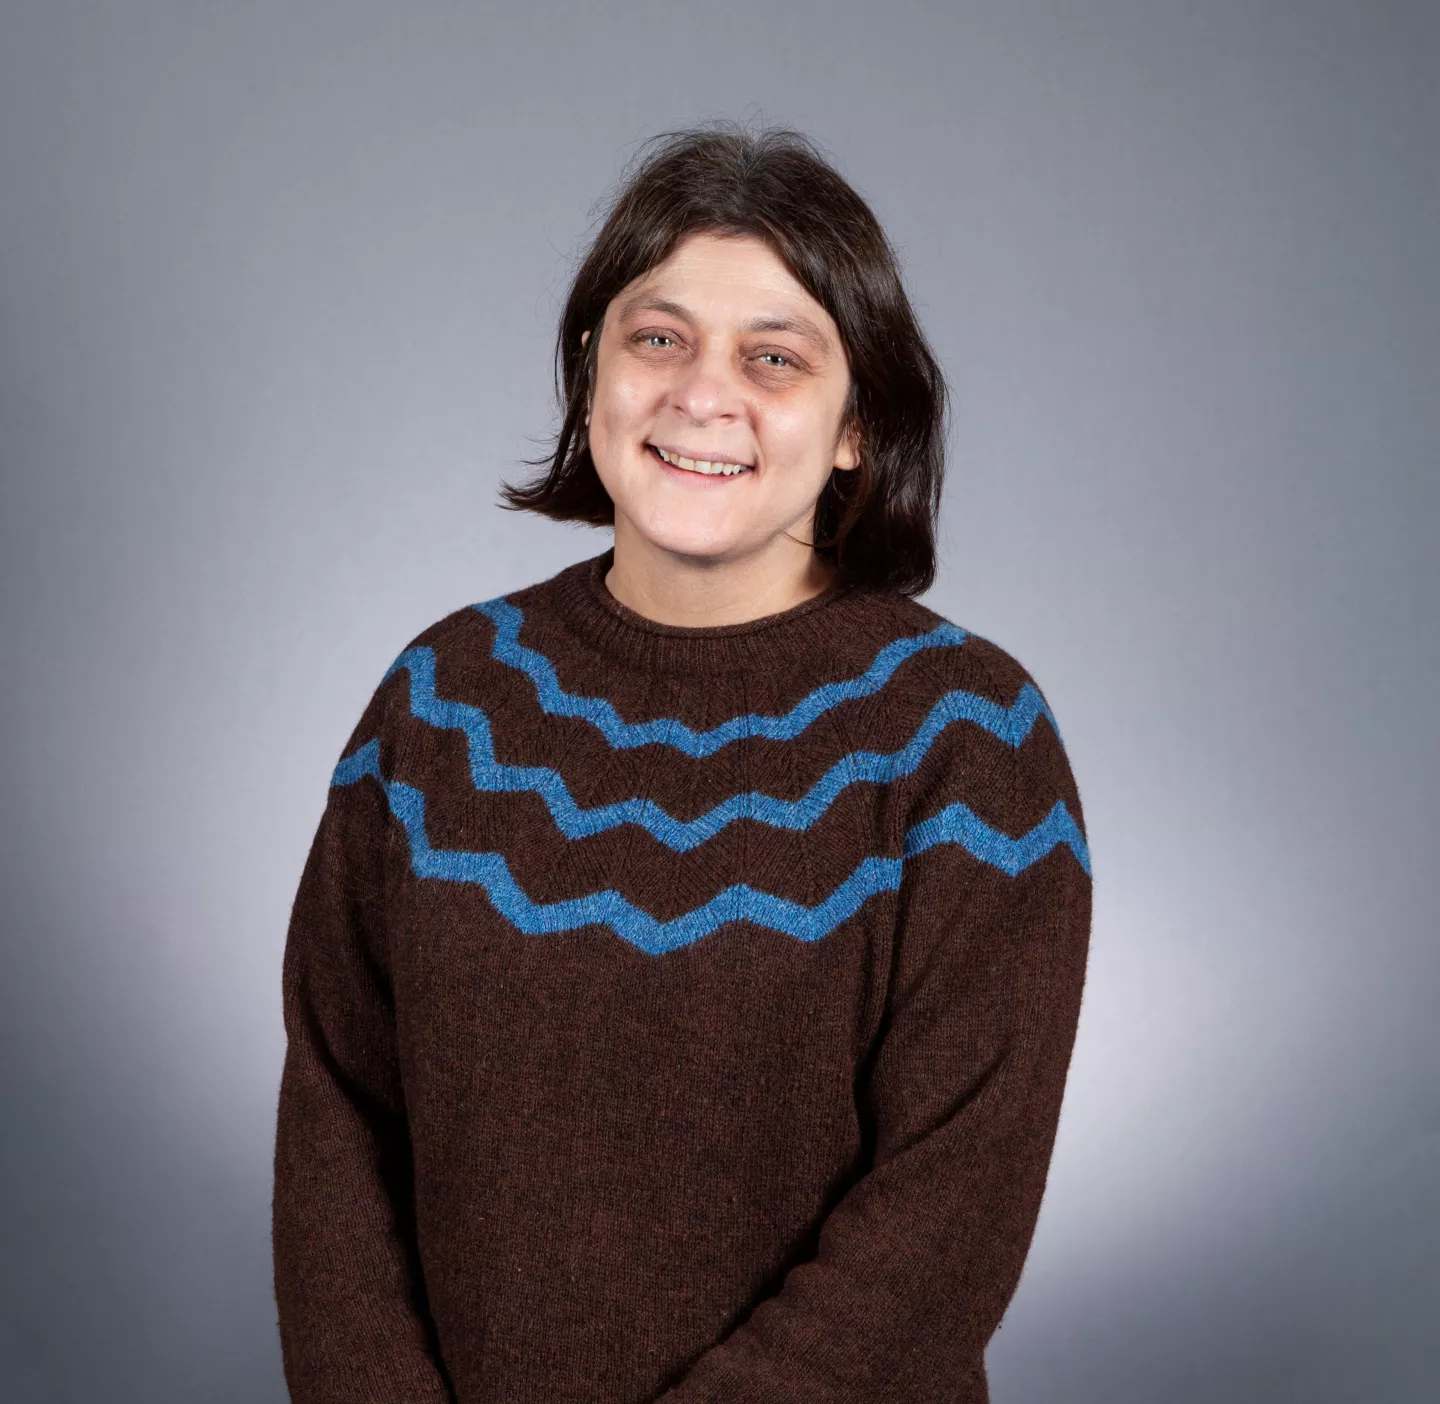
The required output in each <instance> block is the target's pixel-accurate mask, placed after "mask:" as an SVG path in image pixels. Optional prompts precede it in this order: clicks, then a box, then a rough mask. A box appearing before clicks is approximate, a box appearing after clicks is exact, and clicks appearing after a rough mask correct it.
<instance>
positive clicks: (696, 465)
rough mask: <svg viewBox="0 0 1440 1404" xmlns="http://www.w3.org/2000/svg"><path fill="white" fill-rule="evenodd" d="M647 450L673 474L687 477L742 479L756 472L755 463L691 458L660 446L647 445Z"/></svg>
mask: <svg viewBox="0 0 1440 1404" xmlns="http://www.w3.org/2000/svg"><path fill="white" fill-rule="evenodd" d="M645 449H646V452H648V453H649V454H650V455H651V456H652V457H653V458H655V459H656V460H657V461H658V462H659V463H662V464H664V465H665V467H667V468H669V469H671V470H672V471H673V472H676V473H684V474H685V475H686V476H687V477H692V478H694V477H702V478H741V477H744V476H745V474H746V473H753V472H754V471H755V465H754V464H753V463H731V462H728V461H726V460H723V459H718V458H717V459H707V458H691V457H690V456H689V455H687V454H682V453H677V452H675V451H674V450H673V449H663V448H661V447H660V446H659V445H658V444H646V445H645Z"/></svg>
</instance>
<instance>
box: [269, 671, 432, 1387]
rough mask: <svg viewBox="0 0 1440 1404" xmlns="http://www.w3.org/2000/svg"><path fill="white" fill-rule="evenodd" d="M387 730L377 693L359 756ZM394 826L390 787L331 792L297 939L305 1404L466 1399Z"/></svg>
mask: <svg viewBox="0 0 1440 1404" xmlns="http://www.w3.org/2000/svg"><path fill="white" fill-rule="evenodd" d="M380 723H381V705H380V701H379V694H378V693H377V695H376V698H375V699H372V702H371V704H370V706H368V707H367V708H366V711H365V715H364V716H362V718H361V720H360V723H359V725H357V727H356V729H355V732H354V734H353V735H352V737H351V738H350V741H349V743H348V744H347V746H346V752H347V754H348V753H351V752H354V751H356V750H357V749H359V748H360V743H362V742H363V741H365V740H368V739H370V738H373V737H375V736H376V735H377V734H378V733H379V732H380ZM382 745H383V742H382ZM382 754H383V762H384V773H386V774H389V765H390V763H391V760H390V756H389V753H388V751H385V752H383V753H382ZM343 764H344V763H343V762H342V767H343ZM338 769H339V768H337V770H338ZM336 778H337V779H338V778H339V775H338V774H337V777H336ZM388 822H389V821H388V813H387V804H386V799H385V795H384V793H383V792H382V790H381V788H380V786H379V785H377V784H375V783H374V782H373V781H371V780H365V781H362V782H360V783H351V784H339V783H333V782H332V785H331V788H330V791H329V794H328V797H327V800H326V805H325V810H324V813H323V814H322V816H321V819H320V824H319V828H318V830H317V831H316V834H315V838H314V841H313V843H312V845H311V848H310V853H309V857H308V858H307V860H306V863H305V868H304V872H303V874H302V876H301V879H300V886H299V891H298V892H297V894H296V897H295V901H294V906H293V908H292V912H291V917H290V926H289V932H288V935H287V937H286V943H285V958H284V967H283V976H282V989H283V999H284V1019H285V1032H286V1037H287V1045H286V1052H285V1066H284V1071H283V1073H282V1076H281V1082H280V1096H279V1110H278V1115H277V1126H276V1141H275V1190H274V1200H273V1217H272V1234H273V1237H272V1243H273V1248H274V1270H275V1277H274V1284H275V1299H276V1303H277V1306H278V1308H279V1326H280V1340H281V1348H282V1354H283V1359H284V1367H285V1378H286V1381H287V1383H288V1385H289V1388H290V1397H291V1398H292V1400H294V1401H296V1404H332V1401H333V1404H340V1402H341V1401H344V1404H369V1401H376V1404H378V1401H381V1400H384V1401H387V1402H392V1401H395V1400H399V1399H404V1400H406V1401H407V1404H451V1400H452V1399H453V1396H452V1394H451V1391H450V1388H449V1386H448V1384H447V1382H446V1380H445V1376H444V1374H443V1367H442V1366H441V1364H440V1362H439V1353H438V1350H437V1348H436V1345H435V1342H434V1332H433V1327H432V1325H431V1323H430V1320H429V1315H428V1311H427V1309H426V1305H425V1299H424V1288H423V1282H422V1279H421V1276H420V1269H419V1262H418V1258H417V1255H416V1250H415V1236H414V1226H413V1189H412V1182H411V1174H412V1167H411V1159H410V1141H409V1134H408V1129H407V1123H406V1119H405V1106H404V1102H403V1100H402V1095H401V1087H400V1077H399V1068H398V1063H397V1058H396V1050H395V1031H394V1009H393V1003H392V997H391V991H390V981H389V973H388V958H387V952H386V945H385V928H384V920H383V918H384V905H383V901H384V853H385V845H386V840H387V823H388Z"/></svg>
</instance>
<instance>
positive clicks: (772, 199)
mask: <svg viewBox="0 0 1440 1404" xmlns="http://www.w3.org/2000/svg"><path fill="white" fill-rule="evenodd" d="M646 147H649V148H652V149H651V150H650V151H649V153H648V154H646V149H645V148H646ZM636 160H637V162H638V166H637V167H636V168H635V169H633V172H632V173H631V174H629V175H628V177H626V178H625V179H624V180H623V181H622V183H621V185H620V188H619V192H618V194H616V195H615V196H614V197H613V199H612V200H611V202H610V204H609V209H608V213H607V215H606V217H605V221H604V224H603V226H602V227H601V229H600V232H599V234H598V235H596V237H595V240H594V242H593V243H592V244H591V246H590V249H589V252H588V253H587V254H586V255H585V258H584V261H583V262H582V263H581V265H580V267H579V270H578V271H577V272H576V274H575V277H574V280H573V282H572V283H571V285H570V291H569V295H568V297H567V298H566V301H565V310H564V313H563V314H562V316H561V318H560V326H559V332H558V336H557V338H556V344H555V390H556V396H557V399H558V400H559V402H560V405H561V408H562V409H563V412H564V417H563V420H562V422H561V425H560V428H559V430H558V432H557V434H556V436H555V443H554V447H553V449H552V451H551V452H549V453H548V454H546V455H545V456H544V457H543V458H539V459H535V460H529V462H530V464H531V466H533V467H541V468H544V469H545V471H544V473H543V474H542V475H541V476H540V477H538V478H537V479H536V480H534V481H532V482H531V483H529V484H528V485H525V486H521V487H516V486H513V485H512V484H509V483H504V484H502V486H501V497H502V499H503V501H502V504H501V505H502V507H504V509H505V510H509V511H531V512H538V513H540V514H541V515H542V516H546V517H550V518H552V519H553V520H555V521H571V522H586V523H589V524H591V525H595V526H605V525H612V524H613V523H614V520H615V507H614V503H613V502H612V501H611V500H610V495H609V494H608V493H607V492H606V491H605V488H604V485H603V484H602V483H601V481H600V477H599V475H598V474H597V473H596V471H595V464H594V461H593V460H592V459H591V457H590V446H589V442H588V435H587V434H586V432H585V424H584V419H585V410H586V405H587V402H588V398H589V395H590V392H591V390H592V388H593V385H594V377H595V356H596V349H597V347H598V346H599V344H600V325H601V322H602V320H603V318H604V316H605V311H606V308H607V307H608V306H609V305H610V302H611V300H612V299H613V298H614V297H615V296H616V294H617V293H619V292H620V291H621V290H622V289H623V288H625V287H626V286H628V285H629V284H630V283H631V282H633V281H634V280H635V279H637V278H640V277H643V276H644V275H645V274H646V273H648V272H649V271H650V270H651V269H652V268H654V267H655V266H656V265H657V264H659V263H661V262H663V261H664V260H665V259H666V258H668V257H669V255H670V253H671V251H672V250H673V249H674V248H675V246H676V245H677V244H678V243H679V242H680V240H681V239H683V238H684V237H686V236H687V235H689V234H695V233H702V232H704V233H714V234H722V235H724V234H748V235H753V236H755V237H758V238H760V239H763V240H764V241H765V243H766V244H768V245H769V246H770V248H771V249H773V250H774V252H775V253H776V255H777V256H778V257H779V258H780V260H781V261H782V262H783V263H784V264H785V265H786V267H787V268H788V269H789V270H790V272H791V273H792V274H793V275H794V277H795V278H796V280H797V281H798V282H799V283H800V284H801V286H803V287H804V288H805V289H806V290H807V291H808V292H809V293H810V294H811V296H812V297H814V298H815V300H816V301H817V302H819V303H820V305H821V306H822V307H824V308H825V310H826V311H827V312H829V314H830V316H831V317H832V318H833V319H834V321H835V324H836V326H837V327H838V328H839V331H840V337H841V340H842V342H843V343H844V347H845V352H846V356H847V359H848V361H849V368H850V395H849V400H848V402H847V404H846V407H845V411H844V414H843V417H842V425H845V426H852V427H855V428H858V430H859V437H860V461H859V464H858V465H857V466H856V467H855V468H853V469H850V470H847V471H844V472H842V471H840V470H838V469H837V470H834V471H832V472H831V474H830V478H829V481H828V482H827V483H826V485H825V487H824V489H823V490H822V491H821V493H820V496H819V498H818V500H817V502H816V507H815V524H814V542H813V544H814V548H815V550H816V551H817V552H818V553H819V554H820V555H821V556H822V558H824V559H825V560H827V561H828V562H829V563H830V564H832V565H834V566H835V567H836V568H837V570H838V571H839V572H840V573H841V574H842V576H843V577H844V578H845V579H847V580H848V581H850V582H851V583H856V584H860V585H865V586H871V587H877V588H889V589H894V590H897V591H899V592H901V593H902V594H906V595H911V596H914V595H919V594H923V593H924V592H925V591H926V590H928V589H929V588H930V586H931V585H932V584H933V583H934V579H935V565H936V562H935V522H936V519H937V517H938V515H939V510H940V490H941V484H942V479H943V476H944V466H945V430H944V421H945V417H946V412H947V408H948V394H947V390H946V386H945V380H944V377H943V375H942V374H941V371H940V367H939V364H938V362H937V361H936V359H935V356H934V353H933V352H932V351H931V349H930V347H929V345H928V344H927V342H926V340H925V336H924V334H923V333H922V332H921V330H920V325H919V322H918V321H917V319H916V317H915V313H914V311H913V309H912V308H911V306H910V302H909V299H908V298H907V297H906V295H905V289H904V286H903V285H902V283H901V279H900V272H899V267H898V263H897V259H896V256H895V252H894V250H893V248H892V247H891V245H890V241H889V240H888V238H887V237H886V235H885V232H884V230H883V229H882V228H881V227H880V223H879V221H878V220H877V219H876V218H875V215H874V214H873V213H872V211H871V210H870V207H869V206H868V205H867V204H866V203H865V201H864V200H862V199H861V198H860V196H859V195H858V194H857V193H856V192H855V190H854V189H853V188H852V187H851V186H850V185H849V184H848V183H847V182H846V181H845V180H844V178H843V177H842V176H841V175H840V174H839V173H838V172H837V171H836V170H835V169H834V168H833V167H832V166H831V165H830V164H829V163H828V162H827V161H826V160H825V159H824V158H823V157H822V156H821V155H820V153H819V151H818V150H817V149H816V147H815V145H814V143H813V142H812V141H811V140H810V139H809V138H808V137H806V136H804V135H802V134H801V133H799V132H794V131H789V130H785V129H776V128H771V129H769V130H765V131H761V132H759V133H758V134H757V133H751V132H749V131H747V130H745V129H744V128H743V127H742V126H740V125H739V124H738V123H733V122H717V123H707V124H705V125H703V126H699V127H692V128H689V129H687V130H683V131H678V132H666V133H662V134H660V135H659V136H656V137H652V138H650V140H649V141H648V142H646V143H645V144H644V146H642V148H641V151H640V153H639V155H638V156H637V158H636ZM587 330H588V331H589V332H590V337H589V339H588V341H587V342H586V344H585V345H584V346H582V345H581V341H580V334H581V333H582V332H584V331H587Z"/></svg>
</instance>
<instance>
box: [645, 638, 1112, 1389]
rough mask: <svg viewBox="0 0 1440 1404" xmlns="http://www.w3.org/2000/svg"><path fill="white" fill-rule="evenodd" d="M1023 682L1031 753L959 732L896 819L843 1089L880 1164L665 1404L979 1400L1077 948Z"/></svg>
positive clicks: (1058, 1053) (929, 759)
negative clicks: (869, 1025)
mask: <svg viewBox="0 0 1440 1404" xmlns="http://www.w3.org/2000/svg"><path fill="white" fill-rule="evenodd" d="M1007 657H1008V655H1007ZM1015 669H1016V671H1017V673H1018V674H1019V678H1023V680H1024V682H1023V685H1022V686H1021V688H1020V693H1019V697H1018V698H1017V702H1016V705H1015V706H1014V707H1012V708H1011V710H1010V712H1009V713H1008V714H1006V715H1007V716H1008V718H1009V719H1010V721H1007V723H1006V726H1005V727H1001V728H998V731H999V732H1000V733H1004V731H1005V730H1006V728H1007V727H1009V726H1010V722H1013V721H1014V719H1015V718H1017V717H1018V716H1020V715H1021V713H1022V712H1024V711H1025V709H1026V705H1027V699H1028V702H1029V704H1030V717H1031V722H1032V723H1033V724H1032V725H1030V726H1029V727H1028V729H1027V731H1026V734H1025V736H1024V738H1023V739H1021V740H1018V742H1017V740H1016V737H1015V735H1014V734H1012V735H1010V737H1009V738H1008V744H1007V740H1006V739H1005V737H1004V736H1003V734H1002V735H1001V739H997V738H996V736H992V735H989V734H988V733H987V734H983V735H982V734H981V733H980V728H977V727H969V726H967V725H966V724H965V723H964V722H959V723H952V724H951V725H949V726H947V727H946V728H945V730H944V731H943V732H941V733H940V737H939V739H937V740H936V741H935V743H934V744H933V745H932V747H931V750H930V752H929V754H928V755H927V756H926V758H925V761H924V762H923V763H922V766H921V767H920V769H919V770H917V772H916V776H915V777H914V778H915V781H916V784H915V787H914V789H913V790H912V791H911V793H910V796H909V797H908V798H907V801H906V803H907V811H908V812H907V829H906V839H905V853H904V858H903V861H902V868H901V872H902V876H901V879H900V887H899V893H898V898H899V900H898V906H897V909H896V910H897V932H896V943H897V944H896V947H895V949H894V952H893V955H892V978H891V984H890V987H889V990H888V993H887V1001H886V1007H885V1014H884V1017H883V1020H882V1023H881V1029H880V1034H879V1036H878V1046H877V1049H876V1051H875V1053H874V1055H873V1058H872V1060H871V1061H870V1062H869V1064H868V1068H867V1069H866V1070H864V1075H863V1076H862V1077H861V1079H860V1080H859V1082H858V1083H857V1101H858V1105H859V1107H860V1110H861V1114H862V1124H863V1125H866V1126H867V1128H868V1130H869V1131H870V1133H871V1135H872V1136H873V1156H871V1157H870V1158H869V1159H868V1160H867V1162H866V1169H865V1172H864V1173H863V1174H862V1175H861V1176H860V1177H859V1178H858V1179H857V1180H856V1181H854V1182H853V1183H852V1184H851V1185H850V1186H849V1188H848V1189H847V1191H846V1192H845V1194H844V1195H843V1197H842V1198H841V1199H839V1201H838V1202H837V1203H836V1205H835V1206H834V1208H833V1209H832V1210H831V1211H830V1212H829V1214H828V1215H827V1216H826V1218H825V1219H824V1220H823V1221H822V1223H821V1225H820V1229H819V1235H818V1239H817V1248H816V1251H815V1254H814V1255H813V1257H811V1258H809V1259H807V1260H806V1261H803V1262H801V1263H799V1264H797V1265H796V1266H794V1267H793V1268H791V1270H790V1271H789V1272H788V1273H787V1274H786V1276H785V1277H784V1279H783V1281H782V1282H781V1284H780V1288H779V1290H778V1291H777V1292H776V1293H775V1294H774V1295H772V1296H769V1297H767V1298H765V1299H763V1300H762V1301H761V1302H759V1304H758V1305H757V1306H756V1307H755V1308H754V1309H753V1310H752V1311H751V1312H750V1314H749V1316H748V1317H747V1318H746V1319H745V1320H744V1321H743V1322H742V1323H741V1324H740V1325H739V1326H738V1327H736V1329H735V1330H733V1331H732V1332H731V1333H730V1334H729V1335H728V1336H726V1337H725V1338H724V1339H722V1340H721V1341H720V1342H718V1343H717V1344H716V1345H715V1346H713V1347H711V1348H710V1349H709V1350H707V1351H706V1352H704V1353H703V1354H702V1355H700V1356H699V1357H698V1358H697V1359H696V1360H695V1361H694V1362H693V1363H692V1365H691V1366H690V1368H689V1369H688V1371H687V1372H686V1373H685V1374H684V1376H683V1377H682V1378H681V1379H680V1380H679V1382H678V1383H676V1384H675V1385H673V1386H672V1387H671V1388H670V1389H668V1390H667V1391H666V1392H664V1393H663V1394H661V1395H660V1396H659V1400H660V1401H663V1402H664V1404H732V1401H733V1404H739V1402H740V1401H745V1404H862V1402H863V1404H869V1402H870V1401H880V1400H885V1401H888V1404H920V1401H927V1402H928V1401H938V1400H949V1401H960V1400H965V1401H969V1400H976V1401H980V1400H983V1399H985V1398H987V1397H988V1396H987V1392H986V1384H985V1375H984V1351H985V1346H986V1343H987V1342H988V1340H989V1338H990V1337H991V1335H992V1333H993V1332H994V1331H995V1330H996V1328H997V1327H998V1326H999V1324H1000V1321H1001V1318H1002V1317H1003V1315H1004V1313H1005V1310H1006V1308H1007V1306H1008V1305H1009V1303H1010V1301H1011V1298H1012V1297H1013V1295H1014V1293H1015V1290H1016V1288H1017V1286H1018V1284H1019V1279H1020V1272H1021V1268H1022V1266H1023V1263H1024V1259H1025V1257H1026V1255H1027V1253H1028V1251H1029V1247H1030V1243H1031V1240H1032V1237H1033V1233H1034V1229H1035V1224H1036V1221H1037V1218H1038V1215H1039V1209H1040V1202H1041V1197H1042V1194H1043V1192H1044V1189H1045V1184H1046V1179H1047V1176H1048V1172H1049V1164H1050V1158H1051V1152H1052V1148H1053V1144H1054V1140H1055V1136H1056V1132H1057V1130H1058V1123H1059V1116H1060V1106H1061V1099H1062V1095H1063V1092H1064V1087H1065V1081H1066V1077H1067V1072H1068V1067H1069V1061H1070V1055H1071V1051H1072V1047H1073V1043H1074V1039H1075V1034H1076V1030H1077V1026H1078V1020H1079V1011H1080V1002H1081V994H1082V989H1083V984H1084V979H1085V968H1086V963H1087V957H1088V947H1089V932H1090V862H1089V853H1088V848H1087V845H1086V842H1085V837H1084V830H1083V818H1082V815H1081V811H1080V803H1079V796H1078V794H1077V792H1076V788H1075V784H1074V780H1073V777H1072V775H1071V771H1070V767H1069V765H1068V763H1067V761H1066V758H1065V754H1064V751H1063V749H1062V748H1061V744H1060V740H1059V735H1058V732H1057V731H1056V730H1055V729H1054V724H1053V717H1052V716H1051V715H1050V713H1049V709H1048V707H1046V706H1045V704H1044V699H1043V697H1042V696H1041V695H1040V693H1039V691H1038V689H1035V688H1034V686H1033V683H1030V681H1029V679H1028V677H1026V676H1025V675H1023V673H1019V669H1018V665H1015ZM1017 680H1018V679H1017ZM1027 689H1028V690H1027ZM967 695H968V696H971V697H972V698H973V694H967ZM1037 709H1038V710H1037ZM999 710H1000V709H998V708H997V709H996V712H997V713H998V712H999ZM1014 730H1015V731H1016V732H1018V726H1016V727H1015V728H1014Z"/></svg>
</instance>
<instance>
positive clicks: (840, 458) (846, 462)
mask: <svg viewBox="0 0 1440 1404" xmlns="http://www.w3.org/2000/svg"><path fill="white" fill-rule="evenodd" d="M835 466H836V467H837V468H839V469H842V470H843V471H845V472H849V471H850V470H851V469H852V468H858V467H859V466H860V426H859V425H858V424H851V425H850V427H849V428H848V429H846V430H845V432H844V433H843V434H842V435H841V436H840V442H839V443H838V444H836V446H835Z"/></svg>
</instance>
